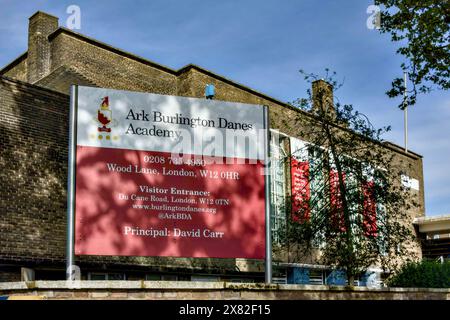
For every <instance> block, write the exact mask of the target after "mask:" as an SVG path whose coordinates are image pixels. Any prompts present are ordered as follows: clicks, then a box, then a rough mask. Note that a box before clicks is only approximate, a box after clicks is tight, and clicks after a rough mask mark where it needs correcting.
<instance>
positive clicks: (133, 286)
mask: <svg viewBox="0 0 450 320" xmlns="http://www.w3.org/2000/svg"><path fill="white" fill-rule="evenodd" d="M0 296H9V298H10V299H27V298H28V299H33V298H34V299H36V298H38V299H49V300H61V299H107V300H116V299H120V300H124V299H133V300H135V299H141V300H142V299H149V300H166V299H174V300H182V299H195V300H218V299H225V300H247V299H252V300H287V299H289V300H291V299H295V300H319V299H320V300H323V299H326V300H367V299H370V300H391V299H395V300H437V299H439V300H449V299H450V289H423V288H383V289H367V288H360V287H353V288H349V287H344V286H314V285H262V284H247V283H239V284H238V283H226V282H172V281H82V282H81V283H80V285H79V286H77V288H74V287H71V286H69V285H67V283H66V282H65V281H34V282H9V283H0Z"/></svg>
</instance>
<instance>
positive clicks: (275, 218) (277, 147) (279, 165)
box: [270, 136, 286, 243]
mask: <svg viewBox="0 0 450 320" xmlns="http://www.w3.org/2000/svg"><path fill="white" fill-rule="evenodd" d="M277 140H278V139H275V136H272V138H271V141H270V154H271V156H272V161H271V163H270V174H271V176H270V182H271V186H270V193H271V195H270V198H271V199H270V200H271V201H270V204H271V216H270V220H271V221H270V222H271V228H272V242H273V243H280V232H282V230H284V228H285V226H286V167H285V166H286V151H285V150H284V147H283V142H280V141H279V140H278V141H277Z"/></svg>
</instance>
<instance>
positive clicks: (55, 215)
mask: <svg viewBox="0 0 450 320" xmlns="http://www.w3.org/2000/svg"><path fill="white" fill-rule="evenodd" d="M0 76H1V78H0V144H1V148H0V168H1V170H0V186H1V192H0V281H8V280H20V278H21V273H22V276H23V274H24V273H26V272H24V271H26V270H28V269H30V270H33V272H34V276H35V278H36V279H64V277H65V248H66V185H67V155H68V150H67V147H68V118H69V116H68V115H69V95H68V94H69V88H70V85H72V84H79V85H88V86H96V87H103V88H113V89H122V90H131V91H142V92H150V93H158V94H169V95H177V96H186V97H197V98H202V97H204V89H205V85H206V84H213V85H214V86H215V88H216V94H215V99H217V100H223V101H231V102H243V103H251V104H259V105H267V106H269V112H270V119H271V127H272V128H276V129H279V130H280V131H282V132H283V133H284V134H285V135H287V136H290V137H297V138H302V137H300V136H299V134H298V132H297V130H296V128H295V125H293V123H294V122H293V120H292V119H294V118H295V117H298V116H301V117H306V118H307V117H312V116H311V114H308V113H306V112H304V111H301V110H299V109H296V108H294V107H292V106H290V105H288V104H286V103H283V102H281V101H279V100H277V99H274V98H272V97H269V96H267V95H265V94H262V93H259V92H257V91H255V90H253V89H251V88H248V87H246V86H243V85H241V84H239V83H236V82H234V81H232V80H229V79H227V78H225V77H222V76H220V75H217V74H215V73H213V72H211V71H208V70H205V69H203V68H201V67H199V66H196V65H192V64H190V65H187V66H185V67H183V68H181V69H179V70H174V69H171V68H168V67H165V66H162V65H159V64H157V63H154V62H152V61H149V60H147V59H144V58H141V57H139V56H136V55H134V54H131V53H128V52H125V51H123V50H120V49H117V48H114V47H111V46H109V45H107V44H105V43H102V42H100V41H97V40H95V39H91V38H89V37H86V36H84V35H81V34H79V33H76V32H73V31H71V30H68V29H65V28H63V27H59V25H58V18H57V17H54V16H51V15H49V14H47V13H43V12H36V13H35V14H34V15H32V16H31V17H30V18H29V30H28V50H27V51H26V52H25V53H23V54H22V55H20V56H19V57H18V58H17V59H15V60H14V61H12V62H11V63H9V64H8V65H6V66H5V67H3V69H1V70H0ZM316 86H326V83H323V81H322V82H321V81H319V82H317V83H316ZM313 89H314V88H313ZM330 94H331V95H332V92H330ZM384 147H385V148H387V149H388V150H390V151H391V152H392V153H394V154H395V156H396V157H397V159H398V161H400V162H402V163H403V165H404V168H405V174H406V175H407V176H408V177H411V178H413V179H415V181H417V188H415V190H412V191H411V192H412V196H413V197H414V198H415V200H416V201H417V202H418V203H419V205H418V206H416V207H413V208H411V209H409V210H410V214H411V223H410V224H411V227H412V220H413V218H415V217H420V216H423V215H424V191H423V190H424V188H423V169H422V157H421V156H420V155H418V154H416V153H414V152H408V153H405V152H403V151H402V149H401V148H400V147H398V146H396V145H394V144H392V143H385V145H384ZM278 182H280V183H281V187H280V188H281V190H283V192H282V196H281V197H278V198H279V200H278V201H280V202H283V201H284V202H285V201H287V199H289V192H290V191H289V177H287V176H285V175H283V176H282V177H281V178H280V181H278ZM273 189H275V187H273ZM274 207H275V210H274V213H273V214H274V215H275V217H274V219H275V220H276V219H277V217H279V216H283V215H284V216H285V215H286V212H284V211H283V209H282V207H283V206H278V207H277V205H276V204H274ZM417 250H418V252H420V247H418V248H417ZM299 263H301V261H300V262H299ZM77 264H78V265H79V266H80V267H81V270H82V277H83V278H84V279H110V280H111V279H125V278H126V279H131V280H132V279H163V280H164V279H168V280H169V279H170V280H174V279H176V280H191V279H192V280H215V279H224V280H231V281H249V280H251V281H259V280H261V281H262V280H263V277H264V263H263V262H262V261H257V260H246V259H187V258H158V257H148V258H142V257H141V258H138V257H95V256H83V257H77ZM23 268H26V269H23ZM311 268H314V267H313V266H312V267H311ZM321 268H322V269H323V270H325V269H326V268H323V266H322V267H321V266H319V267H317V268H316V269H315V270H316V271H317V272H316V274H321V276H320V277H322V280H321V283H324V282H325V280H324V278H325V277H326V273H325V271H322V269H321ZM277 272H279V275H280V276H285V275H286V273H285V270H284V271H283V269H280V270H278V271H277Z"/></svg>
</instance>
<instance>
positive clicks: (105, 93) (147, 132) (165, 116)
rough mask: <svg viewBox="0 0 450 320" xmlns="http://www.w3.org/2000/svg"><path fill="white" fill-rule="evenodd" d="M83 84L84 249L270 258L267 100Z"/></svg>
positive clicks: (78, 236) (78, 214)
mask: <svg viewBox="0 0 450 320" xmlns="http://www.w3.org/2000/svg"><path fill="white" fill-rule="evenodd" d="M74 92H75V94H74V95H75V96H74V97H72V99H74V101H75V110H76V117H75V118H76V127H75V128H76V164H75V178H76V183H75V206H74V208H75V209H74V211H75V236H74V238H75V249H74V251H75V254H76V255H114V256H171V257H209V258H211V257H217V258H249V259H264V257H265V206H266V203H265V201H266V200H265V177H264V174H263V160H264V148H265V146H266V145H265V144H266V134H265V133H264V132H265V130H264V129H265V128H264V126H265V124H264V123H265V119H264V110H263V107H262V106H257V105H249V104H240V103H229V102H222V101H215V100H206V99H196V98H184V97H175V96H164V95H156V94H147V93H138V92H129V91H120V90H110V89H100V88H91V87H82V86H80V87H75V90H74Z"/></svg>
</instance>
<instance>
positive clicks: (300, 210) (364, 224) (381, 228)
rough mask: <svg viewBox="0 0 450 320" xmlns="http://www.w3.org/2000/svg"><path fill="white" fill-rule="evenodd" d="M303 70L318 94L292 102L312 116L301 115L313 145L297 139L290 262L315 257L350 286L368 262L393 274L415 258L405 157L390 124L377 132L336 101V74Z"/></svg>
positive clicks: (285, 243)
mask: <svg viewBox="0 0 450 320" xmlns="http://www.w3.org/2000/svg"><path fill="white" fill-rule="evenodd" d="M301 72H302V73H303V74H304V76H305V80H307V81H308V82H312V87H313V91H312V93H311V91H308V98H306V99H299V100H297V101H296V102H294V103H293V105H294V106H295V107H298V108H301V109H303V110H307V111H308V114H310V115H311V116H305V115H301V116H298V117H297V118H296V119H295V121H296V126H297V128H299V134H300V136H301V137H302V138H303V139H302V140H304V141H307V142H305V143H302V144H301V145H300V147H298V146H297V147H295V146H293V145H292V143H291V151H292V152H293V153H292V156H291V157H292V158H291V159H290V162H291V166H292V170H293V171H292V175H293V177H294V178H296V179H300V180H301V183H298V184H297V183H296V182H295V181H294V182H293V184H296V185H295V186H294V187H295V188H297V190H296V191H295V193H294V194H293V195H292V198H293V199H292V203H293V205H292V211H291V213H290V217H288V219H287V221H288V223H287V224H286V228H285V229H283V230H282V231H281V232H280V234H279V235H278V237H279V239H280V241H281V243H280V244H281V246H280V248H289V249H288V250H289V251H290V252H289V253H288V256H289V257H290V259H291V260H297V261H298V259H300V256H302V258H301V259H302V260H303V261H304V260H305V256H306V255H308V256H315V258H314V259H315V262H316V263H321V264H324V265H328V266H332V267H334V268H336V269H339V270H343V271H345V273H346V275H347V279H348V283H349V285H352V284H353V280H354V279H355V278H356V277H357V276H358V275H360V274H361V273H363V272H364V271H366V270H367V269H368V268H369V267H370V266H373V265H380V266H382V267H383V268H384V269H385V270H391V271H392V270H394V268H395V266H398V265H399V260H398V257H399V256H403V255H406V256H411V257H413V250H412V245H413V242H414V241H415V238H414V237H413V233H412V230H411V217H410V211H409V209H410V208H411V207H412V206H415V205H416V203H415V202H414V201H412V200H411V199H409V197H408V192H407V190H405V189H404V187H403V186H402V184H401V183H400V171H401V167H402V164H401V161H400V159H399V158H396V153H395V152H393V151H392V150H391V149H389V148H388V146H386V145H385V144H384V141H383V140H382V139H381V136H382V134H383V133H385V132H387V131H389V130H390V128H389V127H386V128H381V129H375V128H374V127H373V126H372V124H371V123H370V121H369V119H368V118H367V117H366V116H364V115H363V114H362V113H359V112H358V111H355V110H354V108H353V106H352V105H348V104H344V105H341V104H340V103H334V98H333V93H332V92H333V88H334V90H337V89H339V88H340V86H342V84H338V83H337V81H336V80H334V78H335V73H332V74H331V76H330V75H329V72H328V70H327V75H326V77H325V80H317V79H318V77H317V76H316V75H313V74H306V73H304V72H303V71H301ZM299 141H300V140H299ZM292 253H295V254H292ZM291 262H292V261H291Z"/></svg>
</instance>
